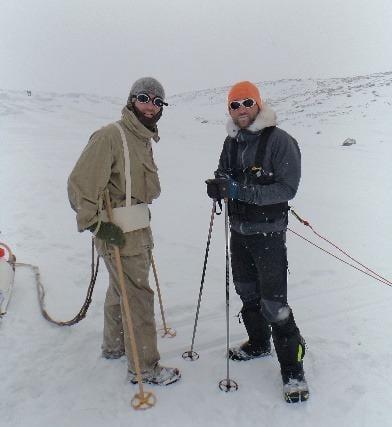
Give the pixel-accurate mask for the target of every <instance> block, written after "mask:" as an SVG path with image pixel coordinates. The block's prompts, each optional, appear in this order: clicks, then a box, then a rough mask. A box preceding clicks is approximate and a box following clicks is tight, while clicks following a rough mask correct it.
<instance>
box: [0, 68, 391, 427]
mask: <svg viewBox="0 0 392 427" xmlns="http://www.w3.org/2000/svg"><path fill="white" fill-rule="evenodd" d="M391 84H392V72H387V73H379V74H374V75H370V76H362V77H353V78H346V79H328V80H281V81H270V82H261V83H260V88H261V92H262V95H263V97H264V99H266V100H267V102H269V103H270V105H271V106H272V107H273V108H274V109H275V110H276V111H277V113H278V118H279V122H280V126H281V127H282V128H283V129H285V130H286V131H288V132H289V133H291V134H292V135H293V136H294V137H295V138H296V139H297V140H298V141H299V144H300V147H301V150H302V156H303V175H302V181H301V185H300V190H299V192H298V195H297V197H296V199H295V200H294V201H293V203H292V206H294V207H295V208H296V210H297V211H298V213H299V214H301V215H302V216H303V217H305V218H306V219H308V220H309V221H310V222H311V224H312V225H313V227H314V228H315V229H316V230H317V231H319V232H320V233H322V234H324V235H326V236H327V237H328V238H330V239H331V240H332V241H334V242H336V243H337V244H339V245H340V246H342V247H343V248H344V249H346V250H347V251H349V252H350V253H351V254H352V255H353V256H355V257H357V258H359V259H360V260H361V261H362V262H364V263H365V264H367V265H369V266H370V267H372V268H374V269H375V270H377V271H379V272H380V273H381V274H384V275H385V276H387V277H388V278H389V279H392V274H391V264H392V263H391V261H392V256H391V254H392V243H391V242H392V240H391V236H392V221H391V215H390V210H391V208H392V202H391V194H392V169H391V161H392V137H391V135H392V121H391V119H390V118H391V113H392V85H391ZM226 93H227V88H216V89H210V90H205V91H199V92H192V93H186V94H180V95H176V96H173V97H171V98H170V99H169V101H170V104H171V105H170V107H168V108H167V109H166V110H165V114H164V116H163V118H162V120H161V122H160V123H159V124H160V134H161V140H160V142H159V143H158V144H156V145H154V150H155V158H156V162H157V164H158V166H159V168H160V177H161V183H162V189H163V191H162V195H161V197H160V198H159V199H158V200H156V201H155V202H154V204H153V205H152V214H153V231H154V236H155V243H156V248H155V251H154V254H155V261H156V264H157V269H158V273H159V277H160V284H161V288H162V294H163V300H164V305H165V310H166V318H167V322H168V324H169V325H170V326H172V327H173V328H174V329H176V331H177V336H176V337H175V338H174V339H167V338H165V339H162V338H160V339H159V347H160V352H161V357H162V363H163V364H167V365H171V366H178V367H179V368H180V369H181V371H182V380H181V381H180V382H179V383H177V384H174V385H172V386H170V387H167V388H153V387H152V386H146V387H145V389H146V390H148V391H153V392H154V393H155V395H156V397H157V404H156V406H155V407H154V408H153V409H150V410H148V411H135V410H133V409H132V408H131V407H130V406H129V401H130V400H131V398H132V397H133V396H134V394H135V393H136V392H137V391H138V388H137V386H132V385H130V384H129V383H127V382H126V366H127V365H126V360H125V358H122V359H120V360H114V361H109V360H105V359H103V358H101V357H100V344H101V334H102V327H103V302H104V296H105V290H106V282H107V273H106V271H105V269H104V267H102V268H101V271H100V274H99V278H98V281H97V284H96V288H95V292H94V295H93V302H92V304H91V307H90V310H89V312H88V314H87V317H86V319H85V320H83V321H82V322H81V323H79V324H78V325H77V326H73V327H71V328H70V327H64V328H60V327H57V326H55V325H52V324H50V323H48V322H47V321H46V320H44V319H43V317H42V316H41V314H40V311H39V305H38V301H37V292H36V289H35V282H34V276H33V273H32V271H31V270H29V269H28V268H25V267H19V268H17V271H16V276H15V289H14V293H13V296H12V299H11V302H10V305H9V309H8V313H7V315H6V316H4V317H3V318H2V319H1V320H0V361H1V363H0V383H1V387H0V425H1V426H4V427H6V426H7V427H25V426H29V427H34V426H40V427H41V426H57V427H68V426H69V427H71V426H87V427H90V426H91V427H93V426H94V427H100V426H109V425H111V426H129V425H132V426H136V425H139V424H140V425H144V426H158V425H159V426H178V425H189V426H201V425H205V426H221V425H224V426H237V425H241V426H253V425H260V426H261V425H263V426H264V425H266V426H276V427H287V426H288V425H291V426H315V425H317V426H323V427H324V426H325V427H329V426H344V427H346V426H352V427H354V426H355V427H359V426H369V427H370V426H372V427H373V426H377V427H387V426H391V425H392V415H391V413H390V402H391V400H392V391H391V378H392V346H391V343H390V330H391V329H392V316H391V315H390V306H391V303H392V289H391V288H390V287H388V286H386V285H383V284H380V283H378V282H376V281H375V280H373V279H371V278H369V277H368V276H365V275H362V274H360V273H359V272H357V271H355V270H353V269H350V268H349V267H347V266H346V265H344V264H342V263H339V262H338V261H336V260H335V259H333V258H331V257H328V256H326V255H325V254H323V253H322V252H321V251H319V250H317V249H315V248H314V247H312V246H310V245H309V244H307V243H306V242H304V241H303V240H301V239H299V238H298V237H296V236H295V235H294V234H292V233H288V248H289V264H290V276H289V301H290V303H291V306H292V307H293V310H294V313H295V316H296V319H297V323H298V325H299V326H300V328H301V331H302V334H303V335H304V337H305V339H306V341H307V345H308V349H307V354H306V357H305V371H306V375H307V379H308V382H309V385H310V389H311V397H310V400H309V401H308V402H306V403H304V404H299V405H288V404H286V403H285V402H284V401H283V399H282V395H281V379H280V374H279V369H278V362H277V359H276V355H275V354H273V356H272V357H268V358H266V359H263V360H260V359H259V360H255V361H250V362H247V363H234V362H233V363H231V364H230V376H231V378H232V379H234V380H236V381H237V382H238V384H239V390H238V391H237V392H232V393H224V392H222V391H220V390H219V388H218V382H219V381H220V380H221V379H223V378H225V376H226V360H225V346H226V335H225V333H226V326H225V253H224V224H223V218H222V217H217V218H216V221H215V225H214V229H213V235H212V243H211V251H210V257H209V263H208V267H207V275H206V282H205V287H204V293H203V299H202V304H201V312H200V318H199V325H198V330H197V335H196V341H195V350H196V351H198V352H199V354H200V359H199V360H198V361H195V362H187V361H184V360H183V359H182V358H181V354H182V353H183V352H184V351H185V350H188V349H189V348H190V343H191V337H192V331H193V323H194V317H195V309H196V302H197V296H198V292H199V287H200V278H201V272H202V265H203V258H204V251H205V245H206V239H207V232H208V224H209V220H210V213H211V201H210V200H209V199H208V197H207V196H206V194H205V184H204V180H205V179H206V178H209V177H211V176H212V172H213V170H214V169H215V168H216V165H217V161H218V156H219V154H220V150H221V147H222V143H223V140H224V138H225V122H226V119H227V113H226V106H225V96H226ZM126 95H127V94H124V99H117V98H104V97H100V96H94V95H84V94H63V95H61V94H54V93H33V94H32V96H31V97H30V96H27V94H26V92H25V91H8V90H0V182H1V196H0V197H1V207H0V231H1V234H0V241H3V242H6V243H7V244H8V245H10V246H11V248H12V249H13V251H14V252H15V254H16V257H17V260H18V261H19V262H25V263H31V264H34V265H38V266H39V268H40V271H41V275H42V281H43V284H44V286H45V288H46V291H47V299H46V304H47V308H48V311H49V312H50V314H51V315H52V316H53V317H55V318H57V319H60V320H68V319H70V318H72V317H73V316H74V315H75V314H76V312H77V311H78V310H79V308H80V305H81V304H82V302H83V300H84V297H85V292H86V290H87V285H88V281H89V275H90V236H89V235H88V233H83V234H79V233H77V231H76V223H75V217H74V213H73V211H72V210H71V208H70V206H69V203H68V199H67V194H66V181H67V177H68V175H69V173H70V171H71V169H72V167H73V165H74V163H75V161H76V160H77V158H78V157H79V155H80V153H81V151H82V149H83V147H84V146H85V144H86V143H87V140H88V137H89V135H90V134H91V133H92V132H93V131H94V130H95V129H97V128H99V127H100V126H103V125H104V124H106V123H108V122H110V121H112V120H116V119H118V118H119V117H120V110H121V108H122V105H123V103H124V101H125V99H126ZM346 138H354V139H355V140H356V144H355V145H351V146H349V147H343V146H342V145H341V144H342V143H343V141H344V140H345V139H346ZM290 227H291V228H292V229H293V230H295V231H296V232H299V233H301V234H303V235H304V236H306V237H308V238H311V239H312V240H314V241H317V242H318V243H321V242H320V241H319V240H317V238H315V236H314V235H313V234H312V233H311V231H310V230H309V229H307V228H305V227H304V226H302V225H301V224H300V223H299V222H297V221H296V220H295V219H294V218H293V217H291V220H290ZM323 246H324V247H325V245H323ZM151 285H152V286H153V287H154V286H155V285H154V281H153V277H151ZM230 299H231V308H230V310H231V320H230V328H231V333H230V342H231V343H232V344H234V343H237V342H241V340H243V339H244V336H245V335H244V330H243V325H240V324H238V321H237V318H236V317H234V316H235V314H236V313H237V312H238V311H239V309H240V306H241V305H240V302H239V298H238V297H237V295H235V292H234V290H233V287H232V288H231V295H230ZM156 318H157V323H158V325H159V326H161V318H160V312H159V306H158V304H157V307H156Z"/></svg>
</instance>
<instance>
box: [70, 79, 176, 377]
mask: <svg viewBox="0 0 392 427" xmlns="http://www.w3.org/2000/svg"><path fill="white" fill-rule="evenodd" d="M164 99H165V92H164V89H163V87H162V85H161V84H160V83H159V82H158V81H157V80H155V79H154V78H152V77H144V78H141V79H139V80H137V81H136V82H135V83H134V84H133V85H132V88H131V91H130V94H129V98H128V101H127V105H126V106H125V107H124V108H123V110H122V117H121V120H119V121H118V122H116V123H111V124H109V125H107V126H105V127H103V128H101V129H99V130H98V131H96V132H95V133H93V134H92V136H91V137H90V140H89V142H88V144H87V146H86V147H85V149H84V150H83V152H82V154H81V156H80V158H79V160H78V161H77V163H76V165H75V167H74V169H73V171H72V172H71V175H70V177H69V179H68V196H69V200H70V203H71V206H72V208H73V209H74V210H75V211H76V220H77V225H78V230H79V231H80V232H82V231H84V230H90V231H91V232H93V233H94V234H95V236H96V239H95V242H96V246H97V250H98V253H99V254H100V255H101V256H102V257H103V259H104V261H105V264H106V267H107V269H108V272H109V287H108V290H107V294H106V300H105V307H104V332H103V344H102V355H103V357H105V358H108V359H117V358H119V357H121V356H122V355H124V354H126V356H127V358H128V370H129V379H130V381H131V382H133V383H135V382H136V375H135V365H134V361H133V358H132V352H131V347H130V339H129V331H128V328H127V322H126V321H125V312H124V307H123V305H122V301H121V298H120V289H119V283H118V280H117V272H116V269H115V263H114V256H113V254H114V251H113V245H116V246H118V247H119V248H120V254H121V261H122V265H123V269H124V277H125V286H126V290H127V295H128V299H129V305H130V307H131V312H132V319H133V324H134V329H135V338H136V344H137V349H138V355H139V360H140V368H141V371H142V379H143V382H147V383H151V384H159V385H167V384H171V383H173V382H175V381H177V380H178V379H179V378H180V377H181V375H180V372H179V370H178V369H176V368H167V367H164V366H162V365H160V364H159V363H158V362H159V359H160V356H159V352H158V348H157V334H156V326H155V319H154V293H153V291H152V290H151V288H150V286H149V283H148V276H149V270H150V266H151V250H152V248H153V239H152V234H151V229H150V227H149V218H148V209H147V207H146V205H145V204H149V203H151V202H152V200H153V199H155V198H157V197H158V196H159V194H160V184H159V178H158V173H157V167H156V165H155V162H154V159H153V153H152V147H151V139H154V141H158V140H159V137H158V130H157V126H156V123H157V121H158V120H159V119H160V117H161V115H162V111H163V106H165V105H166V106H167V103H166V102H165V101H164ZM126 171H128V173H127V172H126ZM106 190H108V191H109V194H110V199H111V203H112V206H113V208H114V211H116V208H119V207H124V206H125V205H126V204H128V202H129V205H132V207H134V206H135V205H140V206H138V207H143V206H145V207H146V212H147V220H146V221H147V224H146V225H144V226H143V228H138V229H136V230H133V231H128V228H127V227H128V225H125V226H124V225H121V226H119V223H117V224H114V223H111V222H108V220H107V216H106V212H105V211H104V210H103V207H104V204H103V200H104V192H105V191H106ZM117 211H118V210H117ZM128 217H129V215H128ZM114 222H116V220H115V221H114ZM132 225H133V224H131V226H130V228H131V229H132Z"/></svg>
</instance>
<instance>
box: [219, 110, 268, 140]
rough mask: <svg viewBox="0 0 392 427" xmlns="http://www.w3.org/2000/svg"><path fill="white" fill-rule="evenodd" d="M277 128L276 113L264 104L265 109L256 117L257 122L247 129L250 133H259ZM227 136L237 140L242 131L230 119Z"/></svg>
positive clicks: (227, 125)
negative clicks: (270, 128) (266, 129)
mask: <svg viewBox="0 0 392 427" xmlns="http://www.w3.org/2000/svg"><path fill="white" fill-rule="evenodd" d="M269 126H276V113H275V111H274V110H272V109H271V108H269V107H268V105H266V104H263V109H262V110H261V111H260V113H259V114H258V115H257V116H256V118H255V121H254V122H253V123H252V124H251V125H250V126H248V127H247V128H246V130H247V131H249V132H259V131H261V130H262V129H264V128H266V127H269ZM226 130H227V134H228V135H229V136H230V137H231V138H235V137H236V136H237V134H238V132H239V131H240V128H239V127H238V126H237V125H236V124H235V123H234V122H233V119H232V118H231V117H230V118H229V120H228V122H227V124H226Z"/></svg>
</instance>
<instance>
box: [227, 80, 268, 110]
mask: <svg viewBox="0 0 392 427" xmlns="http://www.w3.org/2000/svg"><path fill="white" fill-rule="evenodd" d="M246 98H252V99H254V100H255V101H256V104H257V105H258V106H259V108H260V109H261V106H262V104H263V100H262V99H261V96H260V92H259V89H258V88H257V87H256V86H255V85H254V84H253V83H251V82H248V81H244V82H239V83H236V84H235V85H234V86H233V87H232V88H231V89H230V91H229V94H228V95H227V103H228V104H230V102H232V101H238V100H241V99H246Z"/></svg>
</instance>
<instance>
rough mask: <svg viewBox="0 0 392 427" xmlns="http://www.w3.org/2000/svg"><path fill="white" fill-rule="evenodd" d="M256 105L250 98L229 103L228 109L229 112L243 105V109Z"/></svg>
mask: <svg viewBox="0 0 392 427" xmlns="http://www.w3.org/2000/svg"><path fill="white" fill-rule="evenodd" d="M255 104H256V101H255V100H254V99H252V98H246V99H241V100H239V101H232V102H230V105H229V106H230V109H231V110H238V109H239V108H240V107H241V105H243V106H244V107H245V108H251V107H253V106H254V105H255Z"/></svg>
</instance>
